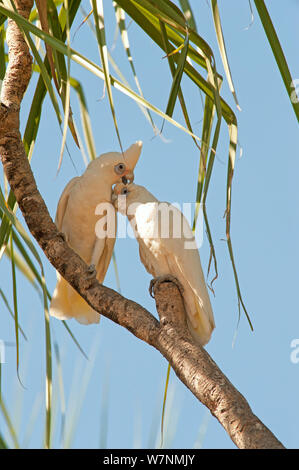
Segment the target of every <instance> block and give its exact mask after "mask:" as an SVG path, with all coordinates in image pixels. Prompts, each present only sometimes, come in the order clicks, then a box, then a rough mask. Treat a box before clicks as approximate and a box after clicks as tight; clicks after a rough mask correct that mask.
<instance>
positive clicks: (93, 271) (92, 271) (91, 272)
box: [86, 264, 97, 279]
mask: <svg viewBox="0 0 299 470" xmlns="http://www.w3.org/2000/svg"><path fill="white" fill-rule="evenodd" d="M87 273H88V274H87V276H86V279H91V278H93V277H95V276H96V275H97V271H96V267H95V265H94V264H91V265H90V266H88V269H87Z"/></svg>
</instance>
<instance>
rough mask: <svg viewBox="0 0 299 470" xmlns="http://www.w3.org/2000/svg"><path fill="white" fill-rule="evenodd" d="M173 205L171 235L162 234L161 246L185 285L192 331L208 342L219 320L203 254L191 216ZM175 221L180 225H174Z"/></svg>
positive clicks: (185, 299) (170, 264)
mask: <svg viewBox="0 0 299 470" xmlns="http://www.w3.org/2000/svg"><path fill="white" fill-rule="evenodd" d="M170 206H171V210H172V213H173V216H172V218H170V221H169V223H170V228H169V233H170V237H169V238H160V243H161V249H162V251H163V253H164V254H165V256H166V259H167V263H168V265H169V268H170V272H171V274H172V275H174V276H175V277H176V278H177V279H178V280H179V281H180V282H181V284H182V285H183V287H184V289H185V292H184V302H185V305H186V310H187V313H188V317H189V326H190V329H191V332H192V333H193V334H194V336H197V337H198V338H199V339H200V342H201V344H206V343H207V342H208V341H209V339H210V336H211V333H212V331H213V329H214V327H215V322H214V316H213V310H212V306H211V302H210V297H209V294H208V290H207V286H206V282H205V278H204V274H203V270H202V266H201V261H200V255H199V252H198V249H197V246H196V242H195V238H194V235H193V232H192V230H191V228H190V225H189V223H188V221H187V219H186V218H185V217H184V215H183V214H182V213H181V212H180V211H179V209H177V208H176V207H175V206H172V205H170ZM179 221H180V222H179ZM174 222H175V223H176V224H177V227H173V223H174ZM178 229H180V230H181V236H180V237H177V238H176V237H174V236H172V235H173V234H175V233H176V230H178ZM191 245H192V246H191Z"/></svg>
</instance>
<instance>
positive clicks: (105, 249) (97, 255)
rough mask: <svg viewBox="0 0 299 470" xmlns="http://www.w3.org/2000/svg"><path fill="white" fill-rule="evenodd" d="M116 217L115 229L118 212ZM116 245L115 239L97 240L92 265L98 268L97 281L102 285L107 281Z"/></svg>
mask: <svg viewBox="0 0 299 470" xmlns="http://www.w3.org/2000/svg"><path fill="white" fill-rule="evenodd" d="M114 216H115V227H116V224H117V218H116V212H114ZM114 245H115V237H106V238H104V237H103V238H96V241H95V244H94V248H93V252H92V257H91V264H93V265H94V266H95V267H96V271H97V279H98V281H99V282H100V283H102V282H103V281H104V279H105V276H106V272H107V270H108V267H109V264H110V261H111V257H112V254H113V249H114Z"/></svg>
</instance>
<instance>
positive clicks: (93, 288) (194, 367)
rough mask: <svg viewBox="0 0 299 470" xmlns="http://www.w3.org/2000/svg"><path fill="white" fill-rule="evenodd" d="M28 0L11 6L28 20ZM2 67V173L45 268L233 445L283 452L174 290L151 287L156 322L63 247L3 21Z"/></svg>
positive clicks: (16, 44)
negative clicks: (137, 348) (165, 367)
mask: <svg viewBox="0 0 299 470" xmlns="http://www.w3.org/2000/svg"><path fill="white" fill-rule="evenodd" d="M32 3H33V2H32V0H18V1H15V5H16V7H17V10H18V12H19V13H20V14H21V15H23V16H24V17H25V18H28V16H29V12H30V9H31V8H32ZM7 43H8V47H9V66H8V68H7V71H6V75H5V80H4V82H3V87H2V95H1V105H0V154H1V161H2V164H3V168H4V171H5V174H6V177H7V179H8V181H9V184H10V187H11V189H12V190H13V192H14V194H15V197H16V200H17V203H18V204H19V207H20V209H21V211H22V213H23V216H24V218H25V220H26V223H27V225H28V228H29V230H30V232H31V234H32V235H33V237H34V238H35V239H36V241H37V242H38V243H39V245H40V247H41V248H42V250H43V251H44V253H45V255H46V256H47V258H48V259H49V261H50V262H51V264H52V265H53V266H54V267H55V269H57V270H58V271H59V272H60V274H61V275H62V276H63V277H64V278H65V279H66V280H67V281H68V282H69V283H70V284H71V285H72V286H73V287H74V289H76V290H77V291H78V292H79V294H80V295H81V296H82V297H83V298H84V299H85V300H86V301H87V302H88V303H89V304H90V305H91V306H92V307H93V308H94V309H95V310H97V311H98V312H100V313H101V314H102V315H104V316H106V317H107V318H109V319H110V320H112V321H114V322H116V323H118V324H120V325H122V326H123V327H125V328H127V329H128V330H129V331H131V332H132V333H133V334H134V335H135V336H137V337H138V338H140V339H141V340H143V341H145V342H147V343H148V344H150V345H152V346H153V347H155V348H156V349H157V350H158V351H160V353H161V354H163V356H164V357H165V358H166V359H167V360H168V361H169V363H170V364H171V366H172V368H173V370H174V371H175V373H176V374H177V376H178V377H179V379H180V380H181V381H182V382H183V383H184V384H185V385H186V386H187V387H188V388H189V389H190V390H191V392H192V393H193V394H194V395H195V396H196V397H197V398H198V399H199V400H200V401H201V402H202V403H203V404H204V405H206V406H207V407H208V408H209V409H210V411H211V413H212V414H213V415H214V416H215V417H216V418H217V419H218V420H219V422H220V423H221V424H222V425H223V427H224V428H225V429H226V431H227V433H228V434H229V436H230V437H231V439H232V440H233V442H235V444H236V445H237V446H238V447H240V448H247V449H248V448H251V449H254V448H283V445H282V444H281V443H280V442H279V441H278V440H277V439H276V437H275V436H274V435H273V434H272V433H271V431H270V430H269V429H268V428H267V427H266V426H265V425H264V424H263V423H262V422H261V421H260V420H259V419H258V418H257V417H256V416H255V415H254V414H253V413H252V411H251V409H250V407H249V405H248V403H247V402H246V400H245V398H244V397H243V396H242V395H241V394H240V393H239V392H238V391H237V390H236V389H235V388H234V387H233V385H232V384H231V383H230V382H229V380H228V379H227V378H226V377H225V375H224V374H223V373H222V372H221V371H220V369H219V368H218V367H217V365H216V364H215V362H214V361H213V360H212V359H211V357H210V356H209V355H208V353H207V352H206V351H205V350H204V349H203V348H202V347H200V346H198V345H196V344H195V343H194V342H193V340H192V337H191V335H190V334H189V331H188V329H187V326H186V321H185V318H186V314H185V311H184V305H183V302H182V298H181V295H180V292H179V290H178V289H177V287H176V286H175V285H174V284H173V283H171V282H164V283H160V284H157V285H156V286H155V287H154V293H155V299H156V306H157V311H158V313H159V317H160V322H159V321H158V320H157V319H156V318H155V317H154V316H153V315H151V314H150V313H149V312H148V311H147V310H146V309H144V308H143V307H142V306H140V305H138V304H137V303H135V302H133V301H132V300H128V299H126V298H124V297H122V296H121V295H119V294H118V293H116V292H115V291H113V290H112V289H109V288H107V287H105V286H102V285H100V284H99V283H98V281H97V280H96V278H95V277H93V278H90V275H89V271H88V266H87V265H86V264H85V263H84V261H83V260H82V259H81V258H80V257H79V256H78V255H77V254H76V253H75V252H74V251H73V250H72V249H71V248H70V247H69V246H68V244H67V243H66V242H65V240H64V238H63V237H62V236H61V234H60V233H59V232H58V230H57V228H56V226H55V224H54V222H53V221H52V219H51V217H50V215H49V212H48V210H47V207H46V204H45V202H44V200H43V198H42V196H41V195H40V193H39V191H38V189H37V186H36V183H35V179H34V176H33V173H32V171H31V168H30V165H29V162H28V159H27V156H26V153H25V150H24V147H23V144H22V140H21V136H20V132H19V110H20V104H21V101H22V98H23V95H24V92H25V90H26V88H27V85H28V83H29V80H30V77H31V63H32V60H31V56H30V53H29V50H28V47H27V45H26V42H25V40H24V38H23V35H22V33H21V32H20V30H19V29H18V27H17V26H16V24H15V23H14V22H13V21H11V20H8V28H7Z"/></svg>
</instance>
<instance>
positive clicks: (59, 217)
mask: <svg viewBox="0 0 299 470" xmlns="http://www.w3.org/2000/svg"><path fill="white" fill-rule="evenodd" d="M79 179H80V177H79V176H75V178H72V179H71V180H70V181H69V182H68V184H67V185H66V187H65V188H64V190H63V192H62V194H61V196H60V199H59V201H58V204H57V210H56V217H55V224H56V227H57V228H58V230H61V229H62V224H63V218H64V214H65V211H66V208H67V204H68V200H69V197H70V193H71V191H72V189H73V188H74V186H75V185H76V183H77V182H78V180H79Z"/></svg>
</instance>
